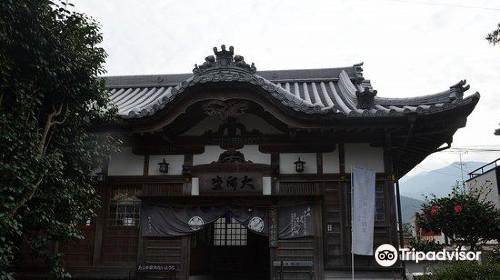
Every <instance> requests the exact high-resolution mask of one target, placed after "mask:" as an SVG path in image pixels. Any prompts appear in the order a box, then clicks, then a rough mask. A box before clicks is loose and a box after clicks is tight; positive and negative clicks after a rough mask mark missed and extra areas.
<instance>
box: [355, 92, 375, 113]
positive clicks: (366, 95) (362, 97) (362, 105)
mask: <svg viewBox="0 0 500 280" xmlns="http://www.w3.org/2000/svg"><path fill="white" fill-rule="evenodd" d="M375 95H377V91H376V90H372V89H370V88H368V87H365V88H364V90H363V91H359V90H357V91H356V98H357V104H356V107H358V109H371V108H372V107H373V103H374V101H375Z"/></svg>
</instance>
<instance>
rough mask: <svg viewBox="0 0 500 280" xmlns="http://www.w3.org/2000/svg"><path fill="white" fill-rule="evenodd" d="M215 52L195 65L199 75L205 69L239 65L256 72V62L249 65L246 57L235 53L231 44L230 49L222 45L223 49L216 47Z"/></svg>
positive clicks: (195, 72) (194, 71) (195, 71)
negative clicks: (201, 62)
mask: <svg viewBox="0 0 500 280" xmlns="http://www.w3.org/2000/svg"><path fill="white" fill-rule="evenodd" d="M213 50H214V54H215V57H214V56H213V55H209V56H207V57H206V58H205V62H203V64H202V65H199V66H198V65H197V64H195V65H194V69H193V73H194V74H196V75H198V74H201V73H203V72H205V71H208V70H212V69H217V68H221V67H238V68H242V69H244V70H246V71H248V72H251V73H255V72H256V71H257V68H256V67H255V64H253V63H252V64H251V65H248V64H247V63H246V62H245V58H244V57H243V56H241V55H234V47H233V46H230V47H229V51H228V50H226V46H225V45H222V46H221V50H220V51H219V50H217V47H214V49H213Z"/></svg>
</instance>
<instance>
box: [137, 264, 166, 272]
mask: <svg viewBox="0 0 500 280" xmlns="http://www.w3.org/2000/svg"><path fill="white" fill-rule="evenodd" d="M175 269H176V266H175V265H174V264H143V265H138V266H137V271H141V272H160V271H175Z"/></svg>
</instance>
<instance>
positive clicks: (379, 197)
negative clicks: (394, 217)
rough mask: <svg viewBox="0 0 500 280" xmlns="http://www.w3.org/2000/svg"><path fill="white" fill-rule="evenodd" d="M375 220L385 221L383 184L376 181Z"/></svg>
mask: <svg viewBox="0 0 500 280" xmlns="http://www.w3.org/2000/svg"><path fill="white" fill-rule="evenodd" d="M375 221H379V222H383V221H385V205H384V184H383V183H377V185H376V186H375Z"/></svg>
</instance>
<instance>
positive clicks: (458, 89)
mask: <svg viewBox="0 0 500 280" xmlns="http://www.w3.org/2000/svg"><path fill="white" fill-rule="evenodd" d="M469 88H470V85H468V84H467V80H461V81H460V82H458V83H456V84H454V85H452V86H451V87H450V100H451V101H454V100H462V99H463V97H464V92H465V91H467V90H468V89H469Z"/></svg>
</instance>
